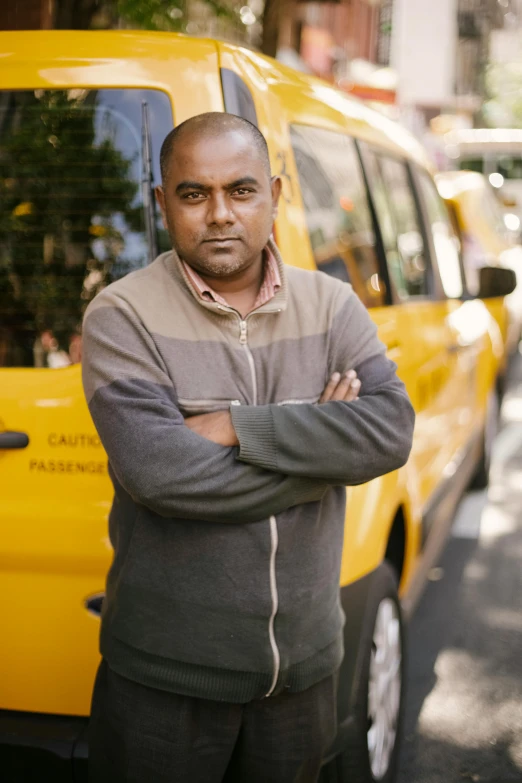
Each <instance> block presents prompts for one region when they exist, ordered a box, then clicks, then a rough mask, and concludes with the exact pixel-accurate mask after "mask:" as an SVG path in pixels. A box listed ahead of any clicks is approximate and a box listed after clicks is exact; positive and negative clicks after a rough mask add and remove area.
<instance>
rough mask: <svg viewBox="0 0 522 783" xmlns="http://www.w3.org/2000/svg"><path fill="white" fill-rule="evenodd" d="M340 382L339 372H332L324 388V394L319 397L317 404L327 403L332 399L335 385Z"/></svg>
mask: <svg viewBox="0 0 522 783" xmlns="http://www.w3.org/2000/svg"><path fill="white" fill-rule="evenodd" d="M340 380H341V373H340V372H334V374H333V375H332V377H331V378H330V380H329V381H328V383H327V384H326V386H325V389H324V392H323V393H322V395H321V399H320V400H319V402H320V403H321V402H329V401H330V400H331V399H332V394H333V393H334V391H335V390H336V388H337V384H338V383H339V381H340Z"/></svg>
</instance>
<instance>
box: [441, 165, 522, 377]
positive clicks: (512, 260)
mask: <svg viewBox="0 0 522 783" xmlns="http://www.w3.org/2000/svg"><path fill="white" fill-rule="evenodd" d="M493 176H494V175H493ZM435 179H436V182H437V187H438V189H439V193H440V194H441V196H442V197H443V198H444V199H445V201H446V203H447V205H448V207H449V210H450V213H452V215H453V218H454V222H455V226H456V230H457V233H458V235H459V239H460V242H461V245H462V258H463V264H464V274H465V276H466V282H467V286H468V289H469V290H470V291H471V292H472V293H473V294H477V293H478V290H479V286H480V281H479V276H480V274H481V273H480V270H481V269H482V268H483V267H485V266H490V267H501V268H506V269H512V270H513V271H514V272H515V274H516V277H517V286H516V288H515V290H514V291H513V293H512V294H510V295H509V296H507V297H505V298H503V297H498V298H492V299H490V300H489V301H488V302H487V306H488V309H489V310H490V312H491V314H492V315H493V316H494V318H495V320H496V321H497V323H498V326H499V328H500V330H501V333H502V336H503V340H504V344H505V362H504V364H505V368H504V369H505V370H506V369H507V364H508V362H509V359H510V357H511V356H512V355H513V353H514V352H515V351H516V349H517V347H518V343H519V341H520V335H521V330H522V246H521V245H520V244H519V242H518V239H519V234H518V231H517V230H516V229H515V230H514V229H513V228H511V226H512V225H513V222H512V221H514V226H515V227H516V226H517V221H518V226H519V225H520V221H519V219H518V217H517V216H516V215H515V214H513V213H510V212H506V211H505V210H504V209H503V207H502V205H501V202H500V200H499V199H498V197H497V196H496V195H495V193H494V191H493V188H492V187H491V186H490V184H489V182H488V180H487V179H486V177H484V176H483V175H482V174H480V173H478V172H476V171H445V172H442V173H440V174H437V175H436V177H435Z"/></svg>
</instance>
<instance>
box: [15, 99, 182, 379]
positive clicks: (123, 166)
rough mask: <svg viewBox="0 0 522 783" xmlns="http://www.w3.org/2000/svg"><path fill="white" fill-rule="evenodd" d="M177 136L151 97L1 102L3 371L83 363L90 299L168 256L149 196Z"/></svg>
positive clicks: (164, 106) (164, 108) (168, 114)
mask: <svg viewBox="0 0 522 783" xmlns="http://www.w3.org/2000/svg"><path fill="white" fill-rule="evenodd" d="M144 118H146V119H148V123H147V122H146V121H145V122H144V121H143V120H144ZM147 124H148V128H149V134H148V138H147V134H143V131H144V129H145V128H144V126H146V125H147ZM171 128H172V110H171V106H170V100H169V98H168V96H167V95H166V94H164V93H161V92H159V91H156V90H140V89H136V90H134V89H125V90H123V89H122V90H112V89H108V90H81V89H74V90H73V89H71V90H19V91H0V367H16V366H18V367H52V368H54V367H63V366H67V365H69V364H71V363H76V362H77V361H79V360H80V358H81V333H80V329H81V321H82V316H83V313H84V311H85V308H86V306H87V305H88V303H89V302H90V301H91V299H92V298H93V297H94V296H95V294H96V293H98V291H100V290H101V289H102V288H103V287H105V286H106V285H108V284H109V283H110V282H112V281H113V280H115V279H117V278H119V277H122V276H123V275H125V274H127V273H128V272H130V271H132V270H134V269H138V268H140V267H142V266H144V265H146V264H147V263H148V260H149V258H150V256H151V255H152V254H153V253H154V252H156V250H161V249H166V248H167V247H168V238H167V237H166V235H165V232H164V231H163V229H162V228H161V225H160V222H159V215H158V214H157V213H156V211H155V209H154V206H153V205H154V201H153V199H148V198H147V196H148V195H150V187H151V186H152V185H153V184H154V183H159V182H160V172H159V160H158V159H159V150H160V145H161V143H162V141H163V138H164V137H165V136H166V134H167V133H168V132H169V130H170V129H171ZM147 147H149V148H150V149H151V152H152V158H151V161H152V162H151V164H150V167H149V166H148V165H147V155H145V156H143V155H142V152H143V151H145V150H146V149H147ZM144 158H145V165H144ZM145 189H147V190H148V193H147V192H146V190H145ZM144 195H145V197H146V198H145V203H147V201H149V202H151V205H149V207H148V210H147V212H146V211H145V208H144V198H143V196H144ZM147 229H149V231H147Z"/></svg>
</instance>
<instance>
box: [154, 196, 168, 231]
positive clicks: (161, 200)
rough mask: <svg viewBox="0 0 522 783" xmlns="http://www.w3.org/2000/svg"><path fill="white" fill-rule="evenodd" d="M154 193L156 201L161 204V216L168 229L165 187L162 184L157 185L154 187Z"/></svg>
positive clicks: (164, 226)
mask: <svg viewBox="0 0 522 783" xmlns="http://www.w3.org/2000/svg"><path fill="white" fill-rule="evenodd" d="M154 195H155V196H156V201H157V202H158V204H159V208H160V212H161V217H162V220H163V228H165V229H167V231H168V228H169V227H168V225H167V210H166V209H165V193H164V192H163V188H162V187H161V185H157V187H155V188H154Z"/></svg>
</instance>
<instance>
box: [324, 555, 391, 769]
mask: <svg viewBox="0 0 522 783" xmlns="http://www.w3.org/2000/svg"><path fill="white" fill-rule="evenodd" d="M405 649H406V645H405V627H404V620H403V617H402V611H401V605H400V602H399V598H398V595H397V578H396V573H395V571H394V569H393V568H392V567H391V566H390V565H389V564H388V563H386V562H385V563H383V564H382V565H381V566H380V568H379V572H378V574H377V575H376V579H375V582H374V584H373V585H372V590H371V595H370V596H369V599H368V604H367V612H366V617H365V625H364V630H363V634H362V638H361V646H360V662H361V664H360V667H359V675H358V678H357V682H356V683H355V684H354V691H355V701H354V706H353V709H352V714H353V716H354V724H353V730H352V731H351V732H350V735H349V737H348V739H347V742H346V746H345V749H344V751H342V752H341V753H339V754H338V755H337V756H336V757H335V758H334V759H333V760H332V762H331V763H330V765H329V767H330V769H329V770H328V772H327V775H326V776H325V777H326V779H327V780H329V781H332V783H333V781H335V783H393V781H395V780H396V775H397V765H398V757H399V749H400V739H401V733H402V724H403V713H404V702H405V681H406V661H405ZM386 651H387V653H388V654H387V655H385V653H386ZM379 659H380V660H379ZM379 682H380V686H379V685H378V683H379ZM380 736H381V737H383V738H384V739H385V740H386V741H385V743H383V745H382V748H381V751H380V750H379V747H380V746H379V737H380Z"/></svg>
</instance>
